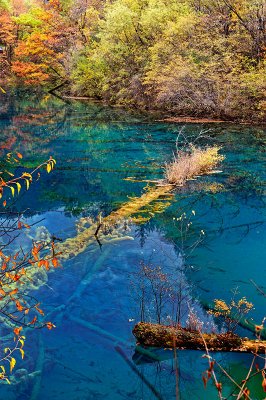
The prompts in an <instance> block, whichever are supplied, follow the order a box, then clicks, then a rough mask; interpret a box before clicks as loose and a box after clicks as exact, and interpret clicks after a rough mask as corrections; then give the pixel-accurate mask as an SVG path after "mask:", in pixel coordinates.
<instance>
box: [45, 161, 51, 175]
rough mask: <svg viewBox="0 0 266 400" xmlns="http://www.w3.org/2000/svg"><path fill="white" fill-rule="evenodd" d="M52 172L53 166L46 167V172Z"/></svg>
mask: <svg viewBox="0 0 266 400" xmlns="http://www.w3.org/2000/svg"><path fill="white" fill-rule="evenodd" d="M51 170H52V167H51V164H50V163H49V164H47V165H46V171H47V172H48V174H49V172H51Z"/></svg>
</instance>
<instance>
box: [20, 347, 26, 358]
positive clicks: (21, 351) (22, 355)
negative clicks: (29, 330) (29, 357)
mask: <svg viewBox="0 0 266 400" xmlns="http://www.w3.org/2000/svg"><path fill="white" fill-rule="evenodd" d="M19 351H20V353H21V358H22V360H23V358H24V354H25V353H24V350H22V349H19Z"/></svg>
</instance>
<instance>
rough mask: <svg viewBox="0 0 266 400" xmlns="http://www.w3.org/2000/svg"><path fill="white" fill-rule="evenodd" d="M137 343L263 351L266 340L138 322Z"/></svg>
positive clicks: (212, 349) (136, 326) (190, 347)
mask: <svg viewBox="0 0 266 400" xmlns="http://www.w3.org/2000/svg"><path fill="white" fill-rule="evenodd" d="M133 335H134V336H135V337H136V339H137V342H138V344H140V345H143V346H149V347H162V348H173V347H175V348H177V349H180V350H185V349H192V350H206V346H207V348H208V350H209V351H239V352H247V353H265V352H266V341H264V340H250V339H248V338H241V337H240V336H238V335H236V334H234V333H231V332H229V333H221V334H214V333H211V334H209V333H202V334H201V333H200V332H199V331H191V330H189V329H186V328H181V327H171V326H166V325H160V324H150V323H145V322H139V323H138V324H137V325H135V327H134V329H133Z"/></svg>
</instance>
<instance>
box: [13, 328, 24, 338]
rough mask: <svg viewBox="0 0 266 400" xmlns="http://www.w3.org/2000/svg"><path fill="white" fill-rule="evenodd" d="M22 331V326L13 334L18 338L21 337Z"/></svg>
mask: <svg viewBox="0 0 266 400" xmlns="http://www.w3.org/2000/svg"><path fill="white" fill-rule="evenodd" d="M21 331H22V326H20V327H19V328H15V329H14V331H13V332H14V334H15V335H16V336H19V335H20V332H21Z"/></svg>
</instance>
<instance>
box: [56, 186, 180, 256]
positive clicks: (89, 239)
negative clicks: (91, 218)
mask: <svg viewBox="0 0 266 400" xmlns="http://www.w3.org/2000/svg"><path fill="white" fill-rule="evenodd" d="M172 190H173V186H172V185H165V186H163V187H154V188H152V189H150V190H149V191H147V192H145V193H144V194H142V196H140V197H134V198H132V199H130V201H129V202H127V203H125V204H124V205H122V206H121V207H120V208H119V209H118V210H116V211H113V212H112V213H111V214H109V215H108V216H107V217H105V218H103V219H102V221H101V224H102V225H108V226H112V225H114V224H117V223H118V222H121V221H123V220H124V219H126V218H129V217H131V216H132V215H133V214H134V213H136V212H138V211H140V210H141V209H142V208H143V207H145V206H147V205H149V204H150V203H151V202H153V201H155V200H158V199H159V198H160V197H163V196H165V195H167V194H169V193H170V192H171V191H172ZM98 228H99V224H98V223H95V224H93V225H91V226H90V227H89V228H87V229H85V230H84V231H83V232H80V233H78V234H77V235H76V236H75V237H72V238H68V239H66V240H65V241H64V242H62V243H58V244H57V245H56V252H57V253H60V258H62V259H68V258H71V257H74V256H77V255H78V254H80V253H82V252H83V251H85V250H86V249H87V247H88V246H89V245H90V244H93V243H96V239H95V233H96V232H97V231H98V230H99V229H98ZM109 236H110V237H112V234H110V235H109ZM97 237H98V239H99V241H100V242H102V241H104V239H105V238H108V235H107V236H106V235H103V234H102V232H101V230H99V232H98V234H97Z"/></svg>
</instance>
